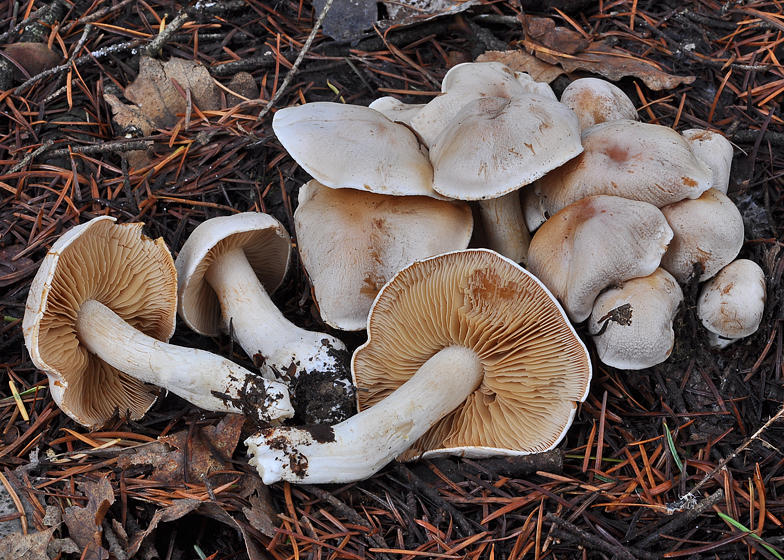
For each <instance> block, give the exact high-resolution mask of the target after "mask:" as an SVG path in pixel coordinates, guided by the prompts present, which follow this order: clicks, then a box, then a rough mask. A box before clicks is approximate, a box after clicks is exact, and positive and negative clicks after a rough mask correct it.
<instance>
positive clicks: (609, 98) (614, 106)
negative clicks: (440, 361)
mask: <svg viewBox="0 0 784 560" xmlns="http://www.w3.org/2000/svg"><path fill="white" fill-rule="evenodd" d="M561 103H563V104H564V105H566V106H567V107H569V108H570V109H571V110H572V111H574V112H575V113H576V114H577V118H578V119H580V127H581V128H582V130H585V129H586V128H589V127H592V126H593V125H595V124H600V123H603V122H607V121H616V120H619V119H625V120H632V121H636V120H639V119H638V117H637V109H635V108H634V103H632V100H631V99H629V96H628V95H626V94H625V93H624V92H623V90H622V89H621V88H619V87H618V86H616V85H614V84H612V83H610V82H608V81H607V80H600V79H599V78H579V79H577V80H575V81H573V82H572V83H571V84H569V85H568V86H566V88H565V89H564V90H563V93H562V94H561Z"/></svg>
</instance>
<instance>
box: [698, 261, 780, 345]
mask: <svg viewBox="0 0 784 560" xmlns="http://www.w3.org/2000/svg"><path fill="white" fill-rule="evenodd" d="M766 300H767V293H766V289H765V273H764V272H763V271H762V269H761V268H760V266H759V265H758V264H757V263H755V262H754V261H750V260H748V259H738V260H736V261H733V262H731V263H730V264H728V265H727V266H725V267H724V268H723V269H721V271H719V273H718V274H717V275H716V276H714V277H713V278H711V279H710V280H709V281H707V282H706V283H705V285H704V286H703V287H702V290H701V291H700V297H699V299H698V300H697V317H698V318H699V319H700V322H701V323H702V325H703V326H704V327H705V328H706V329H708V340H709V342H710V344H711V346H718V347H719V348H725V347H726V346H729V345H730V344H732V343H733V342H735V341H736V340H740V339H741V338H744V337H747V336H750V335H752V334H754V333H755V332H757V329H758V328H759V326H760V323H761V321H762V315H763V313H764V311H765V302H766Z"/></svg>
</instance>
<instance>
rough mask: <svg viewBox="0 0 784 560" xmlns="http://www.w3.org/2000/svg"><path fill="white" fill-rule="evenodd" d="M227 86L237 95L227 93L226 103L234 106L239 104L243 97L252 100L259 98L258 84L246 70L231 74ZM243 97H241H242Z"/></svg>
mask: <svg viewBox="0 0 784 560" xmlns="http://www.w3.org/2000/svg"><path fill="white" fill-rule="evenodd" d="M228 88H229V89H230V90H231V91H233V92H234V93H236V94H237V95H232V94H227V95H226V105H228V106H229V107H234V106H235V105H239V104H240V103H242V102H243V101H245V99H248V100H254V99H258V98H259V86H258V85H257V84H256V80H255V79H253V76H252V75H251V74H249V73H248V72H237V73H236V74H234V76H232V78H231V81H230V82H229V85H228ZM243 97H244V98H245V99H242V98H243Z"/></svg>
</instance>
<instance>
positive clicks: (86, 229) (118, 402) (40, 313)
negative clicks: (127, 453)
mask: <svg viewBox="0 0 784 560" xmlns="http://www.w3.org/2000/svg"><path fill="white" fill-rule="evenodd" d="M141 227H142V224H124V225H116V224H114V219H113V218H109V217H99V218H95V219H93V220H91V221H90V222H87V223H86V224H83V225H81V226H77V227H75V228H73V229H72V230H70V231H69V232H67V233H66V234H65V235H63V236H62V237H61V238H60V239H59V240H58V241H57V242H56V243H55V244H54V246H53V247H52V250H51V251H50V252H49V253H48V254H47V256H46V257H45V258H44V262H43V263H42V265H41V268H40V269H39V271H38V274H37V275H36V278H35V280H34V281H33V284H32V286H31V289H30V295H29V297H28V300H27V306H26V310H25V318H24V321H23V330H24V334H25V342H26V344H27V347H28V349H29V351H30V356H31V357H32V359H33V362H34V363H35V364H36V366H37V367H39V368H41V369H43V370H44V371H46V373H47V375H48V376H49V380H50V385H51V387H52V396H53V398H54V400H55V402H56V403H57V404H58V406H60V407H61V408H62V409H63V410H64V411H65V412H66V414H68V415H69V416H71V417H72V418H73V419H74V420H76V421H77V422H79V423H80V424H83V425H86V426H91V427H96V426H100V425H102V424H103V423H104V422H106V421H107V420H108V419H109V418H111V416H112V414H113V413H114V412H115V410H117V411H119V413H120V414H123V415H124V414H126V413H128V414H130V416H131V417H132V418H134V419H137V418H140V417H141V416H142V415H143V414H144V413H145V411H146V410H147V409H148V408H149V406H150V405H151V404H152V402H153V401H154V400H155V399H154V397H153V396H152V394H151V393H150V392H149V391H148V389H147V388H146V387H145V386H144V382H147V383H153V384H155V385H158V386H160V387H164V388H166V389H169V390H170V391H172V392H173V393H176V394H178V395H180V396H181V397H183V398H185V399H187V400H189V401H190V402H192V403H193V404H196V405H197V406H201V407H203V408H207V409H209V410H216V411H232V412H240V413H243V414H246V415H247V416H249V417H251V418H252V419H253V420H255V421H257V422H269V421H270V420H273V419H277V418H281V417H291V416H292V415H293V410H292V408H291V404H290V402H289V398H288V392H287V391H286V389H285V387H284V386H283V385H281V384H279V383H274V382H270V381H267V380H264V379H262V378H261V377H259V376H258V375H255V374H253V373H252V372H250V371H247V370H245V369H244V368H242V367H240V366H238V365H236V364H234V363H233V362H231V361H229V360H226V359H224V358H222V357H220V356H217V355H215V354H212V353H210V352H206V351H203V350H196V349H192V348H183V347H179V346H173V345H170V344H166V340H168V339H169V337H170V336H171V335H172V333H173V331H174V317H175V316H176V315H175V311H176V305H177V304H176V301H177V297H176V293H177V291H176V290H177V273H176V270H175V267H174V262H173V261H172V258H171V254H170V253H169V250H168V249H167V248H166V246H165V245H164V243H163V241H162V240H161V239H158V240H157V241H153V240H151V239H148V238H146V237H144V236H143V235H142V234H141Z"/></svg>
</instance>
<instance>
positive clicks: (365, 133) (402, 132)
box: [272, 102, 440, 198]
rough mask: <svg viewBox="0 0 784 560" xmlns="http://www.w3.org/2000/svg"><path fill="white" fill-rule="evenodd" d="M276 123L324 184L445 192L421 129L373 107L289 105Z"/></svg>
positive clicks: (296, 156) (288, 144)
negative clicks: (435, 183)
mask: <svg viewBox="0 0 784 560" xmlns="http://www.w3.org/2000/svg"><path fill="white" fill-rule="evenodd" d="M272 128H273V130H274V131H275V134H276V135H277V136H278V140H280V143H281V144H283V147H284V148H286V150H287V151H288V152H289V154H290V155H291V157H292V158H294V160H295V161H296V162H297V163H298V164H300V165H301V166H302V168H303V169H304V170H305V171H307V172H308V173H310V175H311V176H312V177H313V178H314V179H316V180H317V181H318V182H319V183H321V184H323V185H327V186H328V187H332V188H333V189H340V188H352V189H359V190H367V191H371V192H377V193H382V194H394V195H424V196H433V197H435V198H440V197H439V195H437V194H436V193H435V192H434V191H433V188H432V185H433V168H432V166H431V164H430V160H429V159H428V154H427V150H426V149H425V148H424V147H423V146H422V145H421V144H420V142H419V140H418V139H417V137H416V135H415V134H414V133H413V132H412V131H411V130H410V129H409V128H408V127H406V126H405V125H403V124H400V123H397V122H392V121H391V120H389V119H388V118H387V117H385V116H384V115H383V114H381V113H380V112H379V111H376V110H374V109H371V108H370V107H362V106H359V105H344V104H342V103H326V102H318V103H307V104H305V105H301V106H298V107H287V108H285V109H281V110H280V111H278V112H277V113H275V117H274V118H273V120H272Z"/></svg>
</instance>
